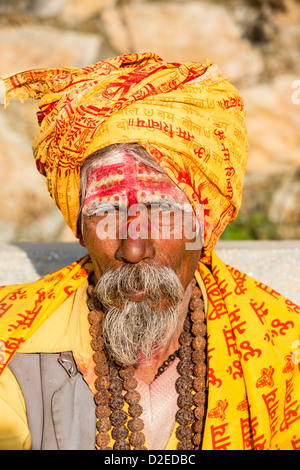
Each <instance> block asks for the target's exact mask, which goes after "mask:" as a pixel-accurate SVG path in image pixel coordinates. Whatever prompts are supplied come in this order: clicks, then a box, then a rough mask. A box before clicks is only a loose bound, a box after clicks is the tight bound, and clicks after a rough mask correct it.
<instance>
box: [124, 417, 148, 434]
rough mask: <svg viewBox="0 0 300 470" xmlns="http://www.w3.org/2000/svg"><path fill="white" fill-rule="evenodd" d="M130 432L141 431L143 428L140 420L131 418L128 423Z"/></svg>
mask: <svg viewBox="0 0 300 470" xmlns="http://www.w3.org/2000/svg"><path fill="white" fill-rule="evenodd" d="M128 427H129V429H130V431H133V432H134V431H141V430H142V429H143V428H144V422H143V420H142V419H141V418H133V419H131V420H129V421H128Z"/></svg>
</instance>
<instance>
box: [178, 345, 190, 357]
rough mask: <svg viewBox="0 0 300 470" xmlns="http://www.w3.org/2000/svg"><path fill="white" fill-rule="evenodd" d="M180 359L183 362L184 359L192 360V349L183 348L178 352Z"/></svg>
mask: <svg viewBox="0 0 300 470" xmlns="http://www.w3.org/2000/svg"><path fill="white" fill-rule="evenodd" d="M178 357H179V359H180V360H181V361H183V360H184V359H190V357H191V347H190V346H189V345H185V346H181V347H180V349H179V351H178Z"/></svg>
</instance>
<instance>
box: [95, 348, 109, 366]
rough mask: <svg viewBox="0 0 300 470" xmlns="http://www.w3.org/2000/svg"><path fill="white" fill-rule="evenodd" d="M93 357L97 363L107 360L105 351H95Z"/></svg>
mask: <svg viewBox="0 0 300 470" xmlns="http://www.w3.org/2000/svg"><path fill="white" fill-rule="evenodd" d="M93 359H94V362H95V364H98V363H99V362H106V360H107V358H106V354H105V352H104V351H97V352H95V354H94V355H93Z"/></svg>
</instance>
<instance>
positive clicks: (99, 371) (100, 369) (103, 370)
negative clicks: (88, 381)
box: [95, 362, 109, 375]
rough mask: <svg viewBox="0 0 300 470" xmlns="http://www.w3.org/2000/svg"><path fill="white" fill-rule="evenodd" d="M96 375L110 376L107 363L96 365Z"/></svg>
mask: <svg viewBox="0 0 300 470" xmlns="http://www.w3.org/2000/svg"><path fill="white" fill-rule="evenodd" d="M95 373H96V375H108V374H109V368H108V364H107V363H106V362H100V363H98V364H96V365H95Z"/></svg>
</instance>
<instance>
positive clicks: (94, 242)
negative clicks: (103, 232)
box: [82, 221, 117, 277]
mask: <svg viewBox="0 0 300 470" xmlns="http://www.w3.org/2000/svg"><path fill="white" fill-rule="evenodd" d="M96 227H97V224H96V223H92V222H91V221H87V222H84V223H83V230H82V237H83V241H84V244H85V246H86V248H87V250H88V252H89V255H90V257H91V260H92V263H93V266H94V269H95V274H96V276H97V277H99V276H100V275H102V274H103V273H104V272H105V271H106V270H107V269H109V268H110V267H113V266H112V264H113V261H114V255H115V252H116V249H117V240H110V239H106V240H101V239H100V238H98V237H97V233H96Z"/></svg>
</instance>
